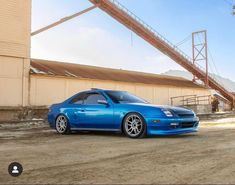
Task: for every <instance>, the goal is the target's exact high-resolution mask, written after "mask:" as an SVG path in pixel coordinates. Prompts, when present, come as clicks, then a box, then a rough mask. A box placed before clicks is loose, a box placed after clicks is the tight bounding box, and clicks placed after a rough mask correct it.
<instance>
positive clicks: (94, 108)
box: [82, 92, 115, 130]
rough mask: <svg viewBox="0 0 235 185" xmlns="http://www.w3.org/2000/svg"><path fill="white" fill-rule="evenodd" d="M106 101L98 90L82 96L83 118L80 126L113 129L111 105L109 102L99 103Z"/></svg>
mask: <svg viewBox="0 0 235 185" xmlns="http://www.w3.org/2000/svg"><path fill="white" fill-rule="evenodd" d="M100 101H103V102H105V101H107V100H106V98H105V97H104V96H103V95H102V94H100V93H98V92H89V93H87V95H86V96H85V97H84V102H83V105H84V119H83V120H82V127H83V128H88V129H101V130H106V129H115V126H114V120H113V106H112V105H111V104H100V103H98V102H100Z"/></svg>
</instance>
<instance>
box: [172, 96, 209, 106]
mask: <svg viewBox="0 0 235 185" xmlns="http://www.w3.org/2000/svg"><path fill="white" fill-rule="evenodd" d="M209 104H211V95H205V96H197V95H187V96H176V97H172V98H171V105H173V106H188V105H209Z"/></svg>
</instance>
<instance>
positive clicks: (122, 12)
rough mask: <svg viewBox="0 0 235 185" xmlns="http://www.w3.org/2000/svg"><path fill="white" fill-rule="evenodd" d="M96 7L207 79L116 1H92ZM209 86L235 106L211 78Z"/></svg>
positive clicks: (188, 59) (185, 57)
mask: <svg viewBox="0 0 235 185" xmlns="http://www.w3.org/2000/svg"><path fill="white" fill-rule="evenodd" d="M90 2H92V3H93V4H94V5H97V6H98V7H99V8H100V9H101V10H103V11H104V12H106V13H107V14H108V15H110V16H111V17H113V18H114V19H116V20H117V21H118V22H120V23H121V24H123V25H124V26H126V27H127V28H129V29H130V30H131V31H133V32H135V33H136V34H137V35H139V36H140V37H141V38H142V39H144V40H145V41H147V42H148V43H149V44H151V45H152V46H154V47H155V48H156V49H158V50H160V51H161V52H162V53H164V54H165V55H167V56H169V57H170V58H171V59H172V60H174V61H175V62H176V63H178V64H179V65H181V66H182V67H183V68H185V69H186V70H188V71H189V72H191V73H192V74H193V75H195V76H196V77H197V78H198V79H205V78H206V76H207V74H206V73H205V72H204V71H203V70H202V69H200V68H199V67H198V66H196V65H193V63H192V59H190V58H188V57H187V56H186V55H185V54H184V53H183V52H182V51H180V50H179V49H178V48H177V47H176V46H174V45H173V44H171V43H170V42H169V41H168V40H167V39H165V38H163V37H162V36H161V35H160V34H158V33H157V32H156V31H155V30H153V29H152V28H151V27H150V26H149V25H147V24H145V23H144V22H143V21H142V20H141V19H139V18H138V17H137V16H135V15H134V14H133V13H131V12H130V11H128V10H127V9H126V8H125V7H123V6H122V5H121V4H120V3H118V2H117V1H116V0H90ZM208 86H209V87H211V88H213V89H215V90H216V91H218V92H219V93H220V94H221V95H223V96H224V97H225V98H227V99H228V100H229V101H230V102H231V103H232V104H233V105H234V103H235V96H234V95H233V94H232V93H230V92H229V91H227V90H226V89H225V88H224V87H223V86H222V85H220V84H219V83H218V82H217V81H216V80H215V79H213V78H212V77H211V76H208Z"/></svg>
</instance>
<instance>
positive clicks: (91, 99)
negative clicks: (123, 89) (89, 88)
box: [84, 93, 106, 105]
mask: <svg viewBox="0 0 235 185" xmlns="http://www.w3.org/2000/svg"><path fill="white" fill-rule="evenodd" d="M98 100H106V99H105V97H104V96H102V95H101V94H98V93H89V94H87V96H86V97H85V98H84V104H86V105H96V104H98Z"/></svg>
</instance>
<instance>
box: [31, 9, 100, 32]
mask: <svg viewBox="0 0 235 185" xmlns="http://www.w3.org/2000/svg"><path fill="white" fill-rule="evenodd" d="M96 7H97V6H96V5H94V6H92V7H90V8H87V9H85V10H83V11H80V12H78V13H75V14H73V15H70V16H67V17H64V18H62V19H60V20H59V21H56V22H54V23H52V24H49V25H48V26H45V27H43V28H41V29H39V30H36V31H34V32H32V33H31V36H34V35H37V34H39V33H42V32H44V31H47V30H49V29H51V28H54V27H55V26H58V25H60V24H62V23H64V22H66V21H69V20H71V19H73V18H75V17H78V16H80V15H82V14H84V13H87V12H89V11H91V10H93V9H94V8H96Z"/></svg>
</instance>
